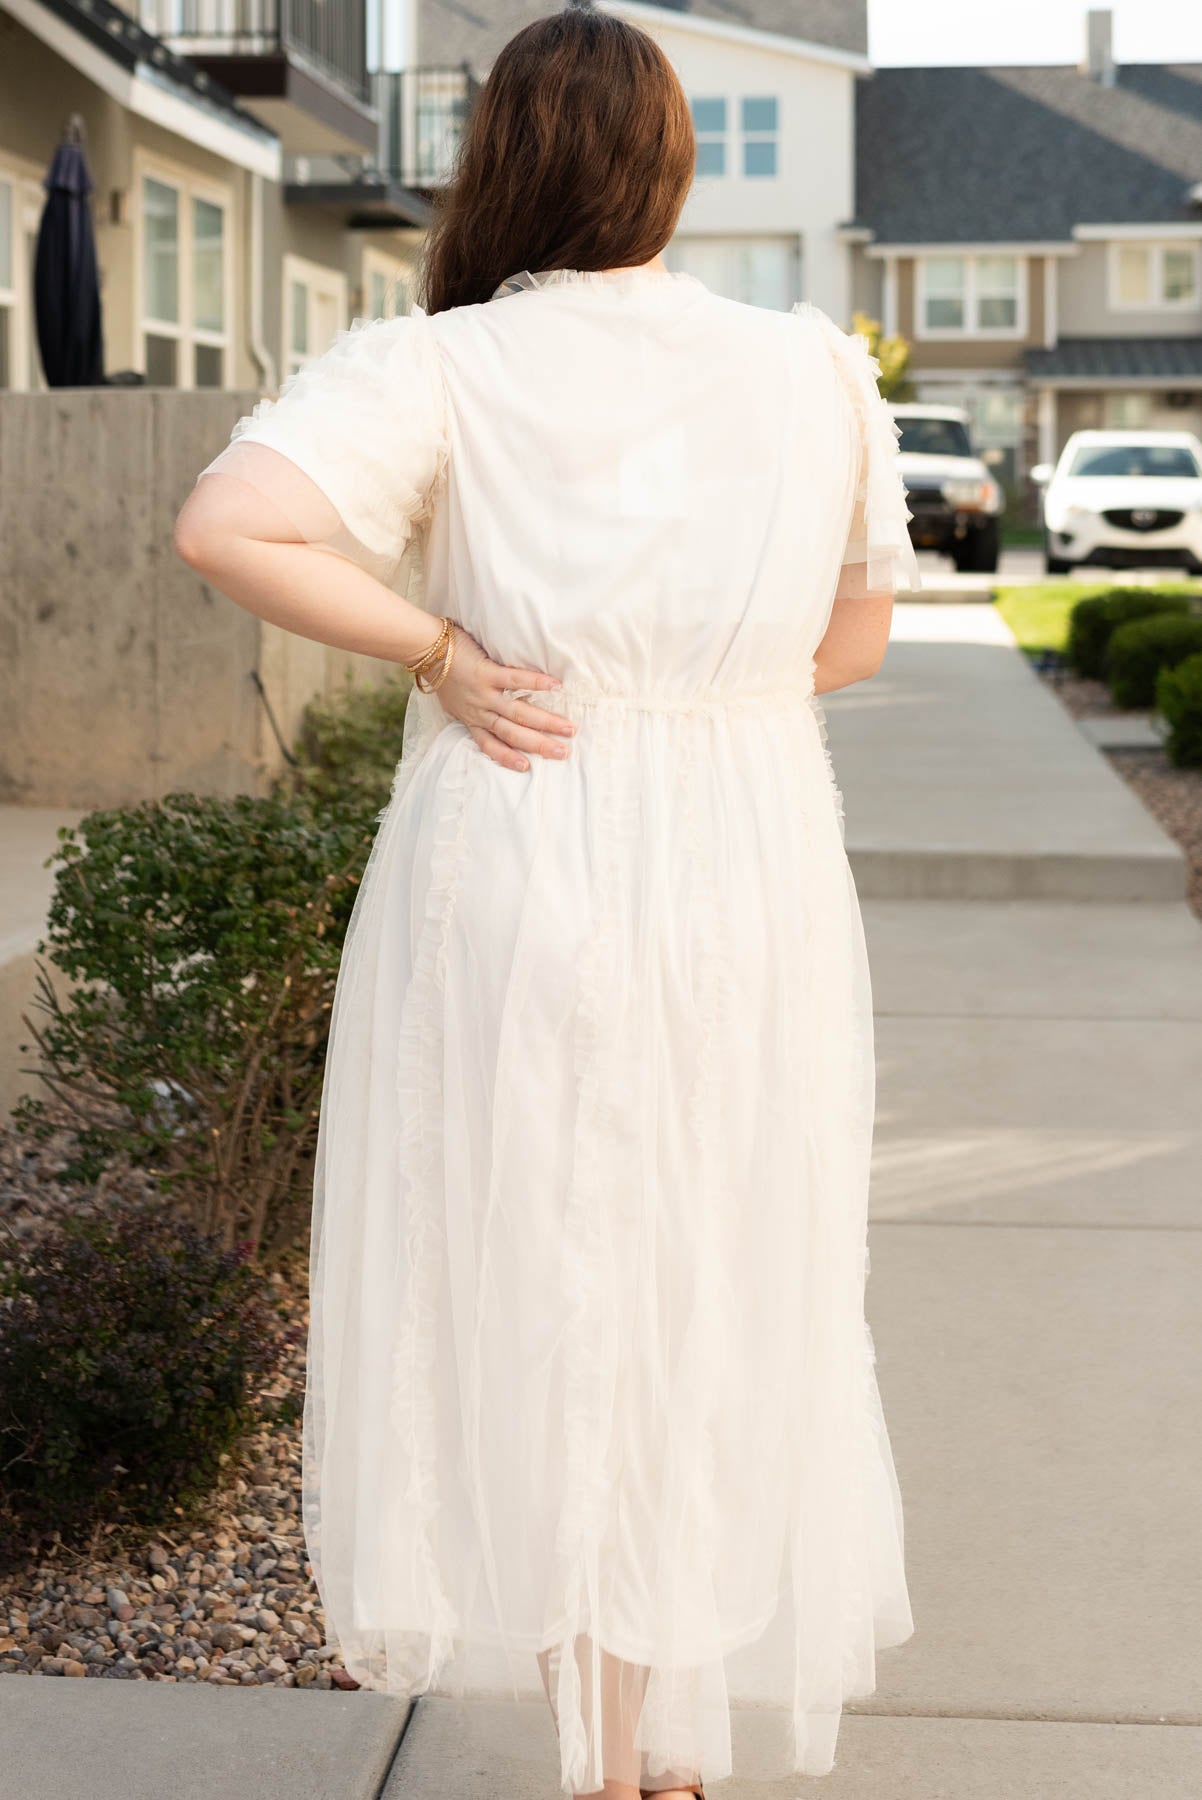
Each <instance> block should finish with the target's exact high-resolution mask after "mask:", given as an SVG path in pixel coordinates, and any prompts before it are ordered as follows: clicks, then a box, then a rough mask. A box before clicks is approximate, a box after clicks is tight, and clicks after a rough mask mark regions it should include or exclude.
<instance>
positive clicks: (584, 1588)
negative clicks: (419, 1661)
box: [549, 734, 636, 1792]
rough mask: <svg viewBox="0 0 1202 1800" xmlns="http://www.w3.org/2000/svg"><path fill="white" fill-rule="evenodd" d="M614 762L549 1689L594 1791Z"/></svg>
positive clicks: (585, 1031)
mask: <svg viewBox="0 0 1202 1800" xmlns="http://www.w3.org/2000/svg"><path fill="white" fill-rule="evenodd" d="M621 755H622V751H621V748H620V743H619V742H617V741H615V740H614V739H612V738H610V737H609V736H608V734H607V735H606V737H605V740H604V741H603V742H600V743H598V745H597V746H596V751H595V755H594V770H593V773H594V775H595V781H596V788H595V802H594V811H593V814H592V829H593V833H594V838H593V841H594V843H595V845H596V847H597V876H596V887H595V914H594V918H593V923H592V926H591V930H590V934H589V937H588V940H587V942H586V943H585V945H584V947H583V950H582V953H581V956H580V960H579V964H578V997H577V1012H576V1029H575V1043H574V1049H573V1069H574V1074H575V1080H576V1095H577V1106H576V1124H575V1137H574V1142H573V1150H572V1161H571V1177H570V1182H569V1188H568V1194H567V1198H566V1203H565V1211H564V1251H563V1273H564V1288H565V1294H566V1296H567V1299H568V1303H569V1317H570V1325H569V1335H568V1340H567V1347H566V1353H565V1364H564V1451H565V1462H564V1473H563V1494H562V1501H561V1506H560V1512H559V1518H558V1521H557V1526H556V1539H555V1542H556V1551H557V1554H558V1558H559V1567H560V1571H561V1574H560V1580H559V1581H558V1582H557V1583H556V1586H561V1587H562V1591H563V1595H564V1612H565V1616H566V1621H567V1623H566V1627H565V1629H564V1630H563V1632H562V1633H561V1634H560V1637H559V1641H558V1643H557V1645H556V1646H555V1647H554V1650H553V1652H552V1655H551V1660H550V1664H549V1668H550V1670H551V1678H552V1679H553V1680H554V1682H555V1691H554V1705H555V1714H556V1718H557V1721H558V1730H559V1740H560V1763H561V1779H562V1783H563V1786H564V1788H565V1789H566V1790H567V1791H568V1792H579V1791H583V1790H586V1789H596V1788H599V1787H600V1786H601V1785H602V1783H603V1781H604V1779H605V1776H604V1763H603V1744H602V1732H601V1721H602V1718H603V1716H604V1713H603V1691H602V1658H601V1655H600V1654H599V1647H598V1646H597V1645H596V1644H595V1643H594V1644H592V1645H591V1646H588V1647H587V1648H586V1653H585V1655H584V1658H583V1660H584V1662H585V1669H586V1673H587V1676H588V1680H589V1692H588V1694H587V1696H586V1695H585V1693H584V1689H583V1685H582V1677H581V1669H580V1660H581V1658H580V1649H579V1640H581V1639H587V1636H588V1633H589V1631H590V1630H592V1631H595V1630H596V1629H597V1624H598V1622H599V1621H600V1620H601V1619H602V1617H603V1608H602V1603H601V1591H600V1568H599V1547H600V1542H601V1536H602V1532H603V1528H604V1518H603V1500H604V1481H605V1474H606V1468H607V1447H608V1446H607V1426H608V1420H609V1416H610V1407H611V1404H612V1399H611V1390H612V1384H613V1379H614V1368H615V1363H616V1353H617V1345H616V1335H615V1334H616V1325H617V1321H616V1318H614V1317H613V1316H612V1314H611V1310H610V1309H608V1308H607V1304H606V1302H607V1299H608V1293H607V1288H606V1283H605V1281H604V1278H603V1272H604V1269H605V1242H604V1237H603V1234H602V1230H601V1221H602V1219H603V1216H604V1209H605V1206H606V1203H607V1200H611V1199H612V1196H610V1195H608V1194H607V1192H606V1187H605V1182H604V1180H603V1172H604V1170H605V1168H606V1166H607V1162H606V1155H605V1146H606V1140H607V1136H608V1135H609V1133H610V1132H611V1131H612V1130H613V1129H614V1127H615V1126H616V1125H617V1124H618V1119H617V1117H616V1116H615V1114H614V1111H613V1108H614V1098H615V1087H614V1084H615V1081H616V1080H617V1077H618V1070H617V1068H616V1066H615V1058H614V1055H613V1052H612V1049H611V1045H610V1043H609V1041H608V1039H607V1030H606V1027H607V1022H609V1023H610V1025H611V1027H612V1022H613V1020H614V1016H615V1008H616V1007H618V1006H620V990H621V974H622V968H623V947H622V943H621V932H620V923H619V920H620V909H621V885H620V883H621V871H622V868H623V864H624V861H625V858H626V856H627V854H628V846H629V844H630V842H631V841H632V838H633V833H634V829H635V823H636V815H635V806H634V802H633V800H632V798H631V796H630V789H629V785H628V784H626V800H625V803H624V804H623V801H622V798H621V795H620V784H619V779H618V775H619V769H618V761H619V758H620V757H621Z"/></svg>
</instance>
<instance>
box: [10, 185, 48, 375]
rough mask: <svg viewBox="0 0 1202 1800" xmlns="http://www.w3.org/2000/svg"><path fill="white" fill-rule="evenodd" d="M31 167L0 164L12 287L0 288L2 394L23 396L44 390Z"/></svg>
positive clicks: (38, 201)
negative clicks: (4, 334)
mask: <svg viewBox="0 0 1202 1800" xmlns="http://www.w3.org/2000/svg"><path fill="white" fill-rule="evenodd" d="M43 173H44V171H35V169H34V168H33V166H32V165H30V164H26V165H25V166H24V167H22V166H21V164H20V163H17V162H9V161H0V181H3V182H6V183H7V184H8V185H9V186H10V187H11V189H12V242H11V245H10V250H11V253H12V284H11V286H10V287H6V288H3V289H0V306H3V308H4V310H5V311H6V312H7V313H8V323H9V332H8V359H9V385H8V387H7V389H5V390H3V391H4V392H7V393H11V394H26V393H29V392H30V391H31V389H40V388H44V387H45V385H46V384H45V377H44V376H43V374H42V364H41V355H40V353H39V350H38V339H37V324H36V321H35V319H34V312H33V250H32V248H31V246H30V242H29V240H30V238H36V236H37V230H38V225H39V222H40V220H41V216H42V206H43V203H44V201H45V198H46V196H45V193H44V191H43V189H42V174H43Z"/></svg>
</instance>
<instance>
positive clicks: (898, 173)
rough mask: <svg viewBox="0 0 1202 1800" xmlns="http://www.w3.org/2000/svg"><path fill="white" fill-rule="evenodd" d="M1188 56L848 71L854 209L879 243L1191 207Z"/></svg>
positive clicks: (1200, 164) (1192, 115)
mask: <svg viewBox="0 0 1202 1800" xmlns="http://www.w3.org/2000/svg"><path fill="white" fill-rule="evenodd" d="M1199 181H1202V64H1185V65H1181V66H1178V67H1169V66H1167V65H1161V64H1140V65H1133V66H1129V67H1125V68H1121V69H1120V70H1119V71H1118V77H1117V80H1116V83H1115V85H1114V86H1113V87H1104V86H1102V84H1101V83H1100V82H1097V81H1094V80H1091V79H1090V77H1089V76H1087V75H1083V74H1082V73H1081V72H1080V71H1079V70H1077V69H1073V68H1020V69H881V70H878V71H877V73H876V74H875V75H874V76H872V77H871V79H869V80H867V81H862V82H860V83H859V84H858V89H857V96H856V218H855V223H856V224H857V225H862V226H868V227H870V228H871V230H872V231H873V233H874V235H875V237H876V240H877V241H878V242H879V243H907V244H908V243H924V242H925V243H998V242H1003V241H1009V242H1012V243H1044V242H1049V241H1052V242H1057V241H1064V240H1066V239H1068V238H1069V237H1070V236H1071V234H1072V228H1073V226H1074V225H1078V224H1099V225H1101V224H1115V223H1119V222H1122V223H1126V224H1138V223H1155V224H1165V223H1168V222H1170V221H1173V220H1187V219H1194V220H1198V221H1202V209H1199V208H1198V207H1197V206H1194V207H1192V208H1191V206H1190V204H1189V200H1188V190H1189V188H1190V187H1191V186H1193V185H1194V184H1195V183H1197V182H1199Z"/></svg>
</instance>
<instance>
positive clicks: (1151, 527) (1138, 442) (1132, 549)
mask: <svg viewBox="0 0 1202 1800" xmlns="http://www.w3.org/2000/svg"><path fill="white" fill-rule="evenodd" d="M1031 479H1032V480H1033V481H1035V482H1038V483H1039V484H1040V486H1042V487H1044V488H1045V492H1044V496H1043V534H1044V560H1045V562H1046V565H1047V571H1048V574H1049V575H1066V574H1067V573H1068V571H1069V570H1070V569H1072V568H1075V567H1076V566H1077V565H1078V564H1079V563H1102V564H1104V565H1105V566H1106V567H1108V568H1146V567H1149V566H1152V565H1164V564H1167V565H1169V566H1172V567H1174V568H1183V569H1188V570H1189V571H1190V572H1191V573H1196V572H1202V444H1200V443H1199V442H1198V439H1197V438H1196V437H1194V436H1193V435H1192V433H1190V432H1188V431H1075V432H1074V433H1073V435H1072V437H1070V438H1069V440H1068V443H1067V444H1066V445H1065V446H1064V449H1063V451H1062V452H1061V455H1060V461H1059V462H1058V463H1057V464H1056V466H1055V468H1054V469H1053V467H1052V465H1051V464H1050V463H1039V464H1038V465H1037V466H1036V467H1035V468H1034V469H1032V471H1031Z"/></svg>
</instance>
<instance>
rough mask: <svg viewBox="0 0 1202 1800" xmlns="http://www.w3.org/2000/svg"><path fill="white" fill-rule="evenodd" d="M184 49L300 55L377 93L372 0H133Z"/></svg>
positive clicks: (351, 86)
mask: <svg viewBox="0 0 1202 1800" xmlns="http://www.w3.org/2000/svg"><path fill="white" fill-rule="evenodd" d="M129 3H130V10H131V11H136V14H137V17H138V18H139V20H140V21H141V24H142V26H143V27H144V29H145V30H147V31H150V32H153V33H154V35H155V36H156V37H159V38H162V39H163V40H164V41H165V42H166V43H167V44H169V45H170V46H171V48H172V49H173V50H176V51H178V52H179V53H180V55H182V56H204V57H214V56H230V57H233V56H272V55H279V54H281V53H286V54H289V55H295V56H297V57H298V58H299V59H300V60H301V61H302V62H305V63H308V64H310V65H311V66H312V67H313V68H314V69H315V70H316V71H317V72H318V73H320V74H322V75H325V76H326V77H327V78H329V79H330V80H332V81H335V82H337V83H338V84H339V85H340V86H341V87H343V88H346V89H347V90H348V91H349V92H350V93H352V94H353V95H354V96H355V98H356V99H358V100H367V99H368V98H369V95H370V89H371V77H370V75H369V74H368V69H367V0H129Z"/></svg>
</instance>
